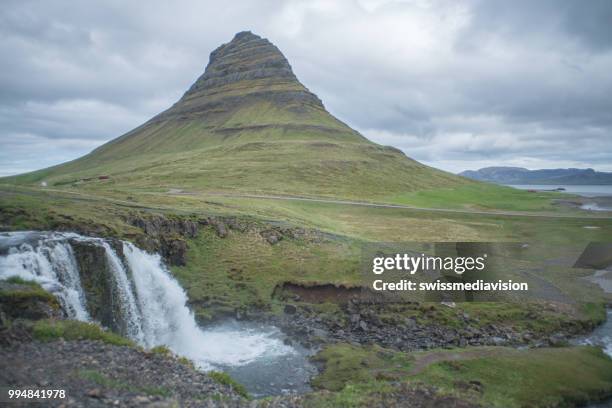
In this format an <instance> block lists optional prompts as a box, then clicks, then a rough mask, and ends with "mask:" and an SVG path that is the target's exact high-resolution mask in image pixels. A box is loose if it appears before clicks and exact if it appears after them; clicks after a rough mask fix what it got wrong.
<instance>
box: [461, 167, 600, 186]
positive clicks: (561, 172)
mask: <svg viewBox="0 0 612 408" xmlns="http://www.w3.org/2000/svg"><path fill="white" fill-rule="evenodd" d="M459 175H460V176H463V177H467V178H470V179H473V180H478V181H488V182H492V183H498V184H550V185H554V184H568V185H572V184H573V185H580V184H600V185H607V184H612V173H604V172H599V171H595V170H593V169H542V170H528V169H525V168H522V167H485V168H482V169H480V170H466V171H464V172H461V173H459Z"/></svg>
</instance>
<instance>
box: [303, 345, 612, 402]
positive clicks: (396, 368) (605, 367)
mask: <svg viewBox="0 0 612 408" xmlns="http://www.w3.org/2000/svg"><path fill="white" fill-rule="evenodd" d="M315 359H316V360H318V361H320V362H321V363H322V364H323V365H324V367H325V368H324V370H323V372H322V374H320V375H319V376H318V377H316V378H315V380H314V382H313V384H314V386H315V387H317V388H320V389H325V390H330V391H335V393H333V394H321V395H317V394H315V395H313V396H312V397H311V398H312V401H311V403H312V405H313V406H329V407H332V406H346V407H351V406H372V405H378V404H380V403H381V401H384V398H385V394H391V393H394V392H398V389H400V388H401V386H402V385H413V386H415V387H419V386H433V387H436V389H437V390H438V392H439V393H442V394H447V395H452V396H454V397H457V398H459V399H463V400H466V401H472V402H476V403H480V404H483V405H484V406H488V407H499V408H502V407H503V408H512V407H527V406H541V407H549V406H550V407H552V406H573V405H574V404H580V403H584V402H587V401H589V400H593V399H598V398H603V397H605V396H609V395H610V394H612V359H610V358H609V357H607V356H606V355H605V354H603V352H601V351H600V350H598V349H596V348H590V347H561V348H540V349H530V350H516V349H511V348H503V347H495V348H491V347H479V348H466V349H461V350H457V349H454V350H433V351H426V352H419V353H398V352H394V351H392V350H387V349H383V348H380V347H377V346H372V347H356V346H351V345H347V344H338V345H334V346H330V347H327V348H326V349H324V350H323V351H321V352H320V353H319V354H318V355H317V356H316V357H315Z"/></svg>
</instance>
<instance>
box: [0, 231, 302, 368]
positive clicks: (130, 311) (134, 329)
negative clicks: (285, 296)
mask: <svg viewBox="0 0 612 408" xmlns="http://www.w3.org/2000/svg"><path fill="white" fill-rule="evenodd" d="M77 242H85V243H88V244H91V245H94V246H96V247H99V248H102V249H103V250H104V254H105V257H106V262H107V269H108V272H109V273H110V275H111V277H112V280H113V281H114V282H113V283H114V292H113V293H116V297H117V298H118V299H116V301H117V303H118V313H119V314H120V315H121V316H118V317H119V318H120V320H121V321H123V322H124V323H125V328H124V330H125V333H123V334H125V335H126V336H128V337H130V338H131V339H133V340H135V341H136V342H138V343H139V344H141V345H142V346H144V347H154V346H157V345H162V344H163V345H166V346H168V347H169V348H170V349H172V350H173V351H174V352H176V353H177V354H179V355H183V356H185V357H188V358H190V359H191V360H193V361H194V362H195V363H196V364H197V365H198V366H199V367H200V368H202V369H210V368H213V367H214V366H236V365H243V364H249V363H251V362H253V361H254V360H256V359H258V358H262V357H267V358H270V357H274V356H280V355H286V354H291V353H293V352H294V349H293V348H291V347H289V346H287V345H285V344H283V342H282V341H281V340H280V339H279V338H278V336H277V334H278V332H276V333H275V332H274V331H273V330H271V329H270V328H268V329H265V330H263V329H257V328H246V329H245V328H240V327H234V326H232V325H229V326H227V325H226V326H219V327H217V328H212V329H208V330H202V329H201V328H200V327H199V326H198V324H197V323H196V321H195V318H194V316H193V313H192V312H191V311H190V310H189V308H188V307H187V295H186V293H185V291H184V290H183V289H182V288H181V286H180V285H179V284H178V282H177V281H176V280H175V279H174V278H173V277H172V276H171V275H170V273H169V271H168V269H167V268H166V267H165V265H164V263H163V261H162V259H161V257H160V256H159V255H157V254H149V253H146V252H144V251H142V250H140V249H138V248H137V247H135V246H134V245H133V244H131V243H129V242H121V245H122V252H123V254H122V255H121V254H119V253H117V251H116V250H115V249H113V247H112V245H111V244H110V243H109V242H108V241H106V240H104V239H101V238H91V237H84V236H81V235H77V234H73V233H56V232H52V233H41V232H15V233H3V234H0V279H7V278H9V277H11V276H18V277H20V278H22V279H25V280H33V281H36V282H38V283H40V284H41V286H42V287H43V288H44V289H46V290H48V291H49V292H51V293H53V294H55V295H56V296H57V298H58V299H59V301H60V302H61V304H62V306H63V308H64V310H65V311H66V313H67V315H68V317H69V318H72V319H78V320H82V321H92V317H91V314H90V313H89V312H88V303H87V295H86V293H85V291H84V290H83V287H82V285H81V277H80V271H79V267H78V263H77V261H76V259H75V254H74V250H73V245H74V244H75V243H77Z"/></svg>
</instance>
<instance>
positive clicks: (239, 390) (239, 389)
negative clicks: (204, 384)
mask: <svg viewBox="0 0 612 408" xmlns="http://www.w3.org/2000/svg"><path fill="white" fill-rule="evenodd" d="M208 375H209V376H210V378H212V379H213V380H215V381H216V382H218V383H219V384H223V385H227V386H229V387H231V388H232V389H233V390H234V391H235V392H236V394H238V395H240V396H241V397H243V398H247V399H250V398H251V397H250V395H249V392H248V391H247V389H246V388H245V387H244V385H242V384H240V383H239V382H238V381H236V380H234V379H233V378H232V377H231V376H230V375H229V374H227V373H224V372H222V371H210V372H208Z"/></svg>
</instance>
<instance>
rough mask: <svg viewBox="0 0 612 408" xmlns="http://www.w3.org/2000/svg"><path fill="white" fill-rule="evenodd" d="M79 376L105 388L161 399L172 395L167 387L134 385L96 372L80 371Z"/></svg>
mask: <svg viewBox="0 0 612 408" xmlns="http://www.w3.org/2000/svg"><path fill="white" fill-rule="evenodd" d="M77 375H78V377H80V378H82V379H85V380H88V381H91V382H93V383H95V384H97V385H100V386H102V387H105V388H111V389H117V390H124V391H130V392H134V393H144V394H147V395H158V396H161V397H169V396H170V395H172V393H171V392H170V390H169V389H167V388H165V387H157V386H141V385H133V384H130V383H129V382H126V381H125V380H118V379H116V378H111V377H108V376H106V375H104V374H103V373H100V372H99V371H96V370H79V371H78V373H77Z"/></svg>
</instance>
